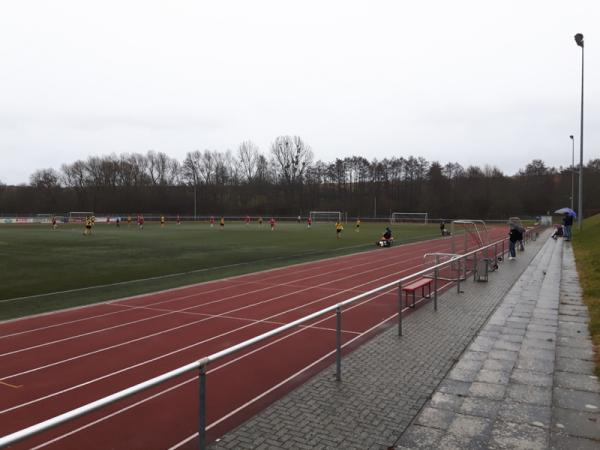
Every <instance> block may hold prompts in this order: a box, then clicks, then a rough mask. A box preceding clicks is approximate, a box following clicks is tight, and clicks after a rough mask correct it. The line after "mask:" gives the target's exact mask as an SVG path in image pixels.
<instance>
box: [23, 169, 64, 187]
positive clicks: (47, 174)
mask: <svg viewBox="0 0 600 450" xmlns="http://www.w3.org/2000/svg"><path fill="white" fill-rule="evenodd" d="M29 184H30V185H31V186H33V187H36V188H40V189H52V188H55V187H58V186H60V175H59V173H58V172H57V171H56V170H54V169H40V170H36V171H35V172H33V173H32V174H31V176H30V177H29Z"/></svg>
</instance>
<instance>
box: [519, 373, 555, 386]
mask: <svg viewBox="0 0 600 450" xmlns="http://www.w3.org/2000/svg"><path fill="white" fill-rule="evenodd" d="M510 381H511V383H513V382H514V383H521V384H530V385H533V386H541V387H550V386H552V375H550V374H546V373H539V372H533V371H531V370H523V369H515V370H513V372H512V374H511V376H510Z"/></svg>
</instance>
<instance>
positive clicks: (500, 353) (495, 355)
mask: <svg viewBox="0 0 600 450" xmlns="http://www.w3.org/2000/svg"><path fill="white" fill-rule="evenodd" d="M518 356H519V353H518V352H512V351H509V350H492V351H491V352H489V354H488V358H489V359H505V360H507V361H516V360H517V358H518Z"/></svg>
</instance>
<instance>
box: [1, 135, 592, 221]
mask: <svg viewBox="0 0 600 450" xmlns="http://www.w3.org/2000/svg"><path fill="white" fill-rule="evenodd" d="M571 173H572V172H571V168H570V167H559V168H554V167H549V166H547V165H546V164H545V163H544V162H543V161H542V160H541V159H534V160H533V161H531V162H530V163H529V164H527V165H526V166H525V167H524V168H522V169H521V170H519V171H518V172H517V173H516V174H514V175H510V176H509V175H506V174H504V173H503V172H502V171H501V170H500V169H498V168H497V167H491V166H485V167H479V166H476V165H470V166H467V167H463V166H462V165H461V164H459V163H456V162H454V163H453V162H448V163H445V164H442V163H440V162H437V161H431V162H430V161H427V160H426V159H424V158H422V157H414V156H394V157H391V158H384V159H380V160H378V159H372V160H370V161H369V160H368V159H366V158H364V157H361V156H352V157H346V158H343V159H342V158H338V159H336V160H335V161H332V162H324V161H320V160H319V161H315V160H314V154H313V152H312V150H311V148H310V146H309V145H308V144H307V143H306V142H305V141H304V140H303V139H302V138H300V137H299V136H279V137H277V138H276V139H275V140H274V141H273V143H272V144H271V146H270V148H269V151H268V153H267V154H265V153H262V152H261V151H260V150H259V148H258V146H257V145H256V144H254V143H253V142H251V141H245V142H242V143H241V144H240V145H239V147H238V148H237V151H236V152H232V151H229V150H228V151H225V152H220V151H215V150H204V151H193V152H188V153H187V154H186V156H185V158H184V159H183V161H179V160H177V159H175V158H172V157H170V156H169V155H167V154H166V153H164V152H155V151H148V152H147V153H146V154H141V153H122V154H119V155H116V154H111V155H106V156H91V157H89V158H87V159H86V160H77V161H75V162H73V163H66V164H63V165H62V166H61V168H60V170H54V169H39V170H36V171H35V172H34V173H33V174H32V175H31V177H30V182H29V185H19V186H6V185H2V184H1V183H0V214H9V213H18V214H26V213H63V212H67V211H77V210H79V211H96V212H106V213H119V214H135V213H136V212H145V213H160V214H173V215H174V214H181V215H193V214H197V215H209V214H210V215H212V214H214V215H221V214H224V215H238V214H244V215H245V214H256V215H276V216H295V215H298V214H301V215H306V213H307V212H308V211H310V210H335V211H346V212H347V213H348V214H349V215H350V216H362V217H373V216H374V215H377V216H378V217H387V216H388V215H389V213H390V212H396V211H403V212H428V213H429V214H430V217H435V218H456V217H462V218H467V217H469V218H488V219H491V218H503V217H507V216H511V215H524V216H534V215H539V214H544V213H546V212H547V211H553V210H555V209H557V208H560V207H563V206H569V205H570V204H571V200H570V195H571ZM575 195H577V175H575ZM574 204H575V205H577V201H576V199H575V202H574ZM584 211H585V212H586V215H588V214H589V213H591V212H598V211H600V159H595V160H591V161H589V162H588V163H587V164H586V166H585V167H584Z"/></svg>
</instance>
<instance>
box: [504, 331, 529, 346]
mask: <svg viewBox="0 0 600 450" xmlns="http://www.w3.org/2000/svg"><path fill="white" fill-rule="evenodd" d="M499 339H501V340H503V341H508V342H516V343H517V344H520V343H521V342H523V340H524V339H525V335H520V334H504V333H503V334H501V335H500V337H499Z"/></svg>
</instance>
